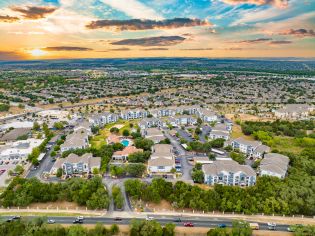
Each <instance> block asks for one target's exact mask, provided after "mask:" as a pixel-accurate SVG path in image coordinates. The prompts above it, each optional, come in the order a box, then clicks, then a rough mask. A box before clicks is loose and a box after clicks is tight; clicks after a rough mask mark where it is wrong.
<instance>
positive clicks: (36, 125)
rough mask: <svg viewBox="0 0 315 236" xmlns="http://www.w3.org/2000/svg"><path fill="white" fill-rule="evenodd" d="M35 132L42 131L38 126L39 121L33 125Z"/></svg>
mask: <svg viewBox="0 0 315 236" xmlns="http://www.w3.org/2000/svg"><path fill="white" fill-rule="evenodd" d="M33 130H36V131H38V130H40V125H39V124H38V122H37V121H35V122H34V123H33Z"/></svg>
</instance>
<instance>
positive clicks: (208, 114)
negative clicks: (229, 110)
mask: <svg viewBox="0 0 315 236" xmlns="http://www.w3.org/2000/svg"><path fill="white" fill-rule="evenodd" d="M198 115H199V117H200V118H201V119H202V120H203V122H216V121H218V116H217V115H216V114H215V112H213V111H211V110H209V109H201V110H200V111H199V113H198Z"/></svg>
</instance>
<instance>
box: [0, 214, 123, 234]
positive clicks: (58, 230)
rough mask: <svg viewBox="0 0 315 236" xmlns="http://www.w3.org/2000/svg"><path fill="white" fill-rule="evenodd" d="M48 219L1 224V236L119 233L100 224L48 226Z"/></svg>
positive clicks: (115, 226) (116, 229)
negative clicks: (88, 225)
mask: <svg viewBox="0 0 315 236" xmlns="http://www.w3.org/2000/svg"><path fill="white" fill-rule="evenodd" d="M46 222H47V219H46V218H45V217H44V218H35V219H34V220H32V221H20V220H19V221H13V222H5V223H1V224H0V236H20V235H32V236H43V235H45V236H57V235H58V236H74V235H75V236H111V235H117V234H118V233H119V227H118V226H117V225H115V224H114V225H112V226H111V227H110V228H106V227H105V226H103V225H102V224H100V223H97V224H96V225H95V226H94V228H86V227H83V226H81V225H72V226H70V227H64V226H62V225H54V226H53V227H52V226H51V225H47V224H46Z"/></svg>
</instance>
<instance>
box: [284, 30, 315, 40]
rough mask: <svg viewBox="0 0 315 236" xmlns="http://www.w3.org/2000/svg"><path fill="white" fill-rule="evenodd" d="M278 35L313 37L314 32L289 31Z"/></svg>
mask: <svg viewBox="0 0 315 236" xmlns="http://www.w3.org/2000/svg"><path fill="white" fill-rule="evenodd" d="M280 35H293V36H296V37H301V38H304V37H315V31H314V30H307V29H289V30H284V31H282V32H280Z"/></svg>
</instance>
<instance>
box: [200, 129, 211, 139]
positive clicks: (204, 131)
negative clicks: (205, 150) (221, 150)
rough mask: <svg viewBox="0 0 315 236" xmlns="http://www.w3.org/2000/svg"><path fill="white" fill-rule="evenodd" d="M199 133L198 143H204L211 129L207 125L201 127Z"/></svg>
mask: <svg viewBox="0 0 315 236" xmlns="http://www.w3.org/2000/svg"><path fill="white" fill-rule="evenodd" d="M201 131H202V132H201V134H199V141H200V142H202V143H206V142H207V139H206V136H208V135H209V133H210V131H211V127H210V126H208V125H203V126H202V127H201Z"/></svg>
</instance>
